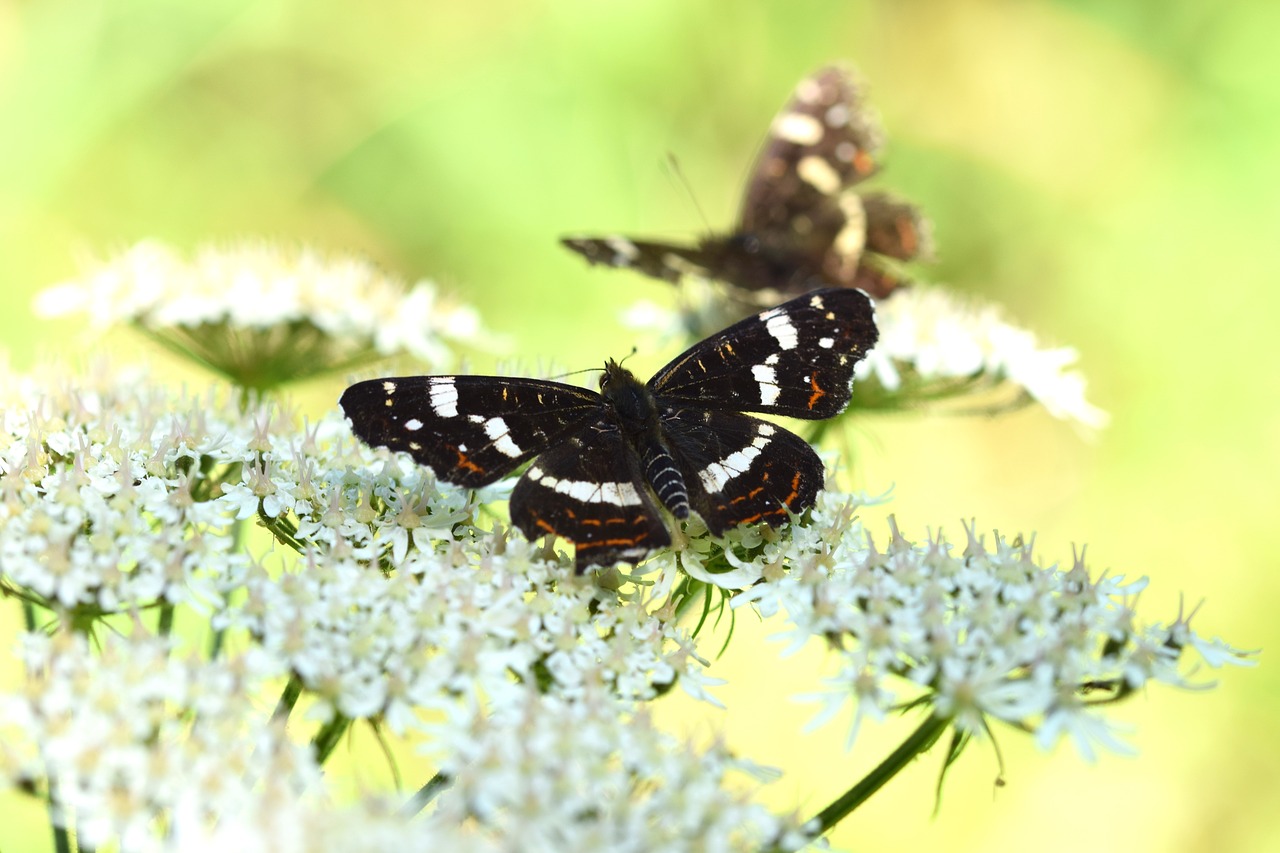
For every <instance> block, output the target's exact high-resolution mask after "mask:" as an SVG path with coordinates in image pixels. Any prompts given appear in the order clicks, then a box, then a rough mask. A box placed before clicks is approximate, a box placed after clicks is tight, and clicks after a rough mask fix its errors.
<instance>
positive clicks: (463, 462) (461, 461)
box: [454, 448, 484, 474]
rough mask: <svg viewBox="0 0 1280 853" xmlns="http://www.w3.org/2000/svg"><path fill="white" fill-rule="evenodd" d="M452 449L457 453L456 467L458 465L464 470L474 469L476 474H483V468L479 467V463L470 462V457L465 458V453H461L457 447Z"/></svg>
mask: <svg viewBox="0 0 1280 853" xmlns="http://www.w3.org/2000/svg"><path fill="white" fill-rule="evenodd" d="M454 451H455V452H456V453H457V454H458V466H457V467H459V468H461V469H463V470H465V471H474V472H476V473H477V474H483V473H484V469H483V468H481V467H480V466H479V465H477V464H476V463H474V462H472V461H471V460H470V459H468V458H467V454H465V453H463V452H462V451H461V450H458V449H457V448H454Z"/></svg>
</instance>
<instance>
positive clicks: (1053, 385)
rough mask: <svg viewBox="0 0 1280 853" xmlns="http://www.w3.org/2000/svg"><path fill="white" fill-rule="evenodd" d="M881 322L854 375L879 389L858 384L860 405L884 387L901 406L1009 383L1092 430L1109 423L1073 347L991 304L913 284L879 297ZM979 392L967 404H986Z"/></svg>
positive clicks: (956, 399)
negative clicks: (1092, 399) (1089, 391)
mask: <svg viewBox="0 0 1280 853" xmlns="http://www.w3.org/2000/svg"><path fill="white" fill-rule="evenodd" d="M876 326H877V327H878V328H879V330H880V339H879V341H878V342H877V343H876V345H875V347H874V348H873V349H872V350H871V352H870V353H868V355H867V357H866V358H865V359H864V360H863V361H861V362H859V363H858V366H857V370H856V376H857V377H858V378H859V380H869V381H871V382H872V383H873V384H875V385H878V386H879V389H880V390H879V391H878V392H871V391H870V389H868V388H866V387H860V385H861V383H855V385H854V394H855V405H858V401H860V400H861V401H862V403H863V405H873V406H874V405H876V403H875V402H874V401H873V396H869V394H870V395H874V397H877V398H878V396H879V395H883V394H887V397H886V400H887V401H888V404H892V405H896V406H899V407H901V406H904V405H913V404H915V403H914V401H916V400H921V401H932V400H936V399H938V398H941V397H950V398H952V401H953V403H954V404H955V405H957V406H959V407H963V406H964V399H965V397H966V396H969V395H974V394H982V393H987V394H988V395H989V394H990V392H992V391H996V390H998V389H1000V388H1001V387H1002V386H1007V387H1009V388H1010V389H1011V390H1013V391H1015V392H1016V393H1019V394H1025V395H1026V396H1028V397H1030V398H1031V399H1034V400H1036V401H1037V402H1039V403H1040V404H1041V405H1043V406H1044V407H1045V409H1046V410H1047V411H1048V412H1049V413H1050V414H1051V415H1053V416H1054V417H1056V418H1061V419H1064V420H1071V421H1074V422H1076V423H1078V424H1080V425H1082V426H1084V427H1088V428H1091V429H1097V428H1100V427H1103V426H1105V425H1106V423H1107V414H1106V413H1105V412H1103V411H1102V410H1101V409H1099V408H1097V407H1096V406H1093V405H1092V404H1090V403H1089V402H1088V401H1087V400H1086V399H1085V396H1084V389H1085V380H1084V377H1083V375H1082V374H1080V373H1079V372H1078V371H1076V370H1072V369H1071V365H1073V364H1074V363H1075V362H1076V359H1077V355H1076V352H1075V350H1073V349H1070V348H1066V347H1061V348H1056V349H1046V348H1043V347H1041V346H1040V344H1039V343H1038V342H1037V340H1036V338H1035V335H1033V334H1032V333H1031V332H1029V331H1027V330H1025V329H1021V328H1018V327H1017V326H1014V325H1012V324H1010V323H1009V322H1008V321H1006V320H1005V319H1004V318H1003V316H1002V314H1001V312H1000V310H999V309H998V308H996V307H995V306H993V305H981V304H978V303H976V302H973V301H966V300H963V299H961V298H960V297H958V296H957V295H955V294H952V293H951V292H950V291H948V290H946V289H945V288H942V287H938V286H933V285H926V284H913V285H912V286H911V287H902V288H899V289H897V290H895V291H894V292H893V293H892V294H891V295H890V296H889V297H887V298H885V299H881V300H879V301H877V302H876ZM1006 396H1007V395H1006ZM976 399H977V402H975V403H974V404H972V405H971V406H970V408H981V407H982V406H983V405H984V404H983V403H982V398H981V397H977V398H976ZM987 405H992V404H987ZM1003 405H1007V402H1006V403H1004V404H1003Z"/></svg>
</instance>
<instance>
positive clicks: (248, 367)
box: [35, 242, 487, 388]
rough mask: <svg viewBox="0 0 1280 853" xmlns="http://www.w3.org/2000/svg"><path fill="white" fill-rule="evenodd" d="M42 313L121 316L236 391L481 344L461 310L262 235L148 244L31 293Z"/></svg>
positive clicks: (110, 320)
mask: <svg viewBox="0 0 1280 853" xmlns="http://www.w3.org/2000/svg"><path fill="white" fill-rule="evenodd" d="M35 307H36V311H37V313H39V314H42V315H45V316H58V315H64V314H71V313H83V314H87V315H88V316H89V318H90V320H91V322H92V323H93V324H94V326H95V327H97V328H105V327H109V326H113V325H116V324H131V325H134V326H136V327H138V328H139V329H141V330H143V331H145V332H147V333H149V334H151V335H153V336H154V337H155V338H157V339H158V340H159V341H161V342H162V343H164V344H165V345H167V346H169V347H170V348H173V349H175V350H177V351H179V352H181V353H184V354H186V355H188V356H190V357H192V358H194V359H195V360H196V361H198V362H200V363H202V364H204V365H205V366H207V367H209V368H211V369H213V370H216V371H218V372H219V373H222V374H223V375H225V376H227V377H228V378H230V379H231V380H232V381H234V382H236V383H237V384H238V385H241V386H242V387H249V388H269V387H272V386H274V385H278V384H280V383H282V382H286V381H290V380H295V379H299V378H303V377H306V376H310V375H313V374H316V373H319V372H323V371H332V370H338V369H344V368H349V367H352V366H354V365H357V364H360V363H362V362H364V361H367V360H368V359H370V358H374V357H377V356H389V355H398V354H403V353H407V354H409V355H412V356H415V357H417V358H419V359H421V360H423V361H426V362H428V363H430V364H432V365H444V364H448V363H450V362H451V361H452V360H453V359H452V354H451V351H450V348H449V343H448V342H457V343H468V344H474V343H476V341H477V340H486V339H487V338H485V337H484V336H483V333H482V331H481V329H480V324H479V318H478V316H477V314H476V313H475V311H474V310H473V309H471V308H470V307H467V306H463V305H457V304H453V303H451V302H449V301H446V300H442V299H441V298H440V297H439V294H438V293H437V291H436V288H435V286H434V285H433V284H431V283H430V282H427V281H420V282H418V283H416V284H414V285H413V286H412V287H408V286H406V285H405V284H404V283H403V282H401V281H398V280H396V279H395V278H393V277H391V276H389V275H387V274H386V273H384V272H383V271H382V270H380V269H378V268H377V267H376V266H375V265H374V264H372V263H370V262H368V261H366V260H363V259H361V258H357V257H352V256H346V255H337V254H335V255H326V254H324V253H321V252H319V251H317V250H315V249H311V248H307V247H284V246H279V245H275V244H271V243H267V242H241V243H233V244H229V245H215V246H206V247H203V248H201V249H199V250H197V251H196V253H195V255H194V257H192V258H191V259H190V260H188V259H186V258H184V257H183V256H182V255H181V254H180V253H178V252H177V251H175V250H173V249H171V248H169V247H167V246H164V245H162V244H160V243H156V242H142V243H138V244H136V245H134V246H133V247H132V248H130V249H128V250H127V251H125V252H124V253H123V254H120V255H118V256H117V257H115V258H112V259H110V260H107V261H105V262H100V263H98V264H96V265H95V266H94V267H93V268H92V269H91V270H90V271H89V272H87V273H86V275H85V276H84V278H83V279H81V280H79V281H72V282H64V283H62V284H58V285H54V286H52V287H49V288H46V289H45V290H43V291H41V292H40V293H39V294H37V296H36V300H35Z"/></svg>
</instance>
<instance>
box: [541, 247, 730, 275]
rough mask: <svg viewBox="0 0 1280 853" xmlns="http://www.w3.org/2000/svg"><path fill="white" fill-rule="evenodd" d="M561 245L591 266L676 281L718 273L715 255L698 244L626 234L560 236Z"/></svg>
mask: <svg viewBox="0 0 1280 853" xmlns="http://www.w3.org/2000/svg"><path fill="white" fill-rule="evenodd" d="M560 243H561V245H563V246H564V247H565V248H566V249H569V250H570V251H571V252H576V253H577V254H579V255H582V257H584V258H586V259H587V262H588V263H590V264H591V265H592V266H595V265H596V264H600V265H602V266H607V267H624V268H627V269H633V270H635V271H636V272H639V273H644V274H645V275H647V276H650V277H652V278H660V279H662V280H663V281H669V282H671V283H673V284H674V283H676V282H678V281H680V278H681V276H684V275H697V276H703V277H706V278H716V277H718V276H717V275H716V273H715V270H714V267H715V265H716V260H717V256H716V255H715V254H713V253H708V252H707V251H706V250H705V249H704V248H703V247H702V246H682V245H680V244H678V243H664V242H660V241H656V240H632V239H631V238H630V237H622V236H617V235H614V236H610V237H563V238H561V240H560Z"/></svg>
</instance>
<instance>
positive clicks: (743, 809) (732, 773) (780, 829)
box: [432, 690, 807, 853]
mask: <svg viewBox="0 0 1280 853" xmlns="http://www.w3.org/2000/svg"><path fill="white" fill-rule="evenodd" d="M521 699H522V701H517V702H507V703H503V705H501V706H500V707H497V708H495V711H494V714H493V715H492V716H491V717H489V718H483V719H482V718H480V717H478V716H475V715H466V716H461V717H452V718H449V719H446V720H445V721H444V722H442V723H441V724H440V726H439V731H440V733H441V739H442V740H444V741H446V742H448V743H452V744H461V745H462V746H461V748H459V749H457V750H456V751H455V752H454V753H453V754H452V755H451V756H449V757H447V758H446V759H444V760H443V761H442V765H441V771H442V773H444V774H445V775H446V776H448V777H449V778H450V780H451V781H452V783H453V784H452V787H451V788H450V789H449V791H448V792H446V793H445V794H443V795H442V796H441V797H440V801H439V805H438V808H437V810H436V811H435V812H434V813H433V815H432V820H433V821H436V822H441V821H442V822H443V823H444V824H445V825H466V824H468V823H471V822H475V823H477V824H478V825H479V826H480V827H482V831H483V832H485V833H488V834H492V835H493V836H494V837H496V838H498V839H500V840H501V841H502V842H503V843H502V849H508V850H511V849H519V850H530V851H547V853H551V851H561V850H593V851H594V850H600V851H612V850H617V851H641V850H664V851H668V850H669V851H684V850H688V851H694V850H699V851H726V853H727V851H733V850H762V849H769V848H770V847H771V846H773V845H777V846H778V848H779V849H796V848H798V847H800V846H802V845H803V843H804V842H805V841H806V840H807V839H805V838H804V837H803V836H802V834H801V833H800V832H799V830H798V827H799V821H797V820H795V819H792V818H780V817H778V816H776V815H774V814H771V813H770V812H768V811H767V810H765V809H764V808H762V807H761V806H759V805H756V804H753V803H752V802H751V796H750V795H751V791H750V790H747V789H748V788H749V787H758V785H759V784H760V782H761V781H762V780H763V779H765V778H768V777H770V776H771V775H773V774H770V773H766V772H764V771H763V770H762V769H761V768H758V767H756V766H755V765H753V764H751V763H750V762H747V761H744V760H741V759H738V758H735V757H734V756H732V755H731V754H730V753H729V752H728V750H727V749H726V748H725V747H724V746H723V745H722V744H718V743H717V744H712V745H710V746H708V747H705V748H695V747H692V746H690V745H688V744H683V743H680V742H678V741H677V740H676V739H674V738H672V737H671V736H670V735H668V734H665V733H664V732H662V731H660V730H658V729H656V728H655V727H654V725H653V723H652V722H651V721H650V720H649V718H648V717H647V715H645V714H643V713H637V712H636V711H635V710H634V709H633V708H628V707H626V706H623V705H621V704H620V703H618V702H617V700H616V699H615V698H614V697H613V696H612V695H610V694H607V693H605V692H603V691H600V690H591V691H588V692H587V693H586V694H585V695H583V696H580V697H577V699H575V700H574V701H567V700H565V699H564V698H563V697H557V696H549V695H539V694H537V693H534V692H532V691H526V692H525V693H524V694H523V695H522V697H521ZM751 782H754V783H755V784H754V785H751V784H750V783H751Z"/></svg>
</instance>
